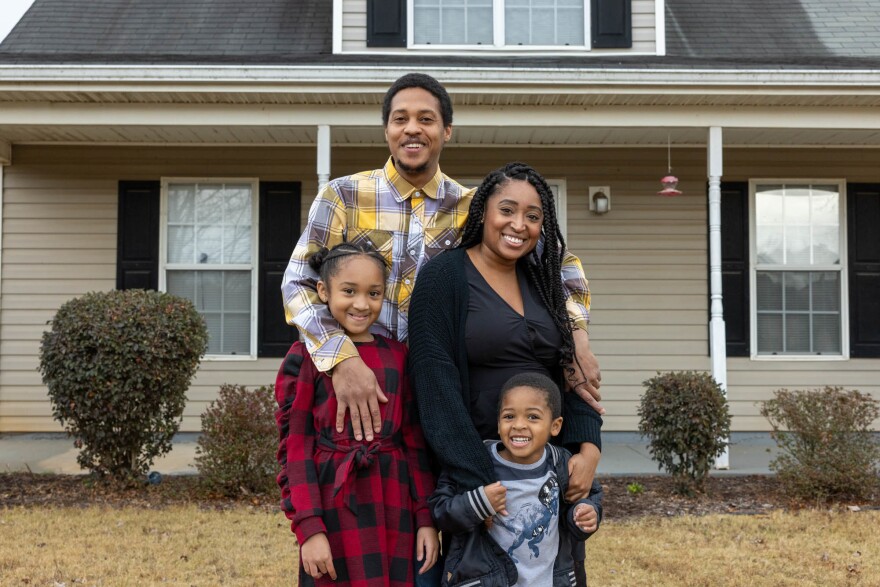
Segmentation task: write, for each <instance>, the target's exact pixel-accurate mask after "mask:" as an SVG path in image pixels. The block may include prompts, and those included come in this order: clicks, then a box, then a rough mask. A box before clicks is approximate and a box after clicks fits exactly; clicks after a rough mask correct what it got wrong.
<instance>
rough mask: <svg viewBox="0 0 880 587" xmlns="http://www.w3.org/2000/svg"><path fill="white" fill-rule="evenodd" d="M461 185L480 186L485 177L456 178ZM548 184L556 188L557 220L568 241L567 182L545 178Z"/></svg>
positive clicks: (563, 235) (468, 186)
mask: <svg viewBox="0 0 880 587" xmlns="http://www.w3.org/2000/svg"><path fill="white" fill-rule="evenodd" d="M456 181H458V183H460V184H461V185H463V186H465V187H467V188H475V187H479V185H480V184H481V183H483V179H482V178H479V179H475V178H473V177H468V178H465V179H458V180H456ZM545 181H546V182H547V185H548V186H550V187H551V188H556V198H555V200H556V202H555V204H556V220H557V221H558V222H559V230H560V232H562V238H564V239H565V241H566V243H567V242H568V212H567V206H568V198H567V183H566V180H564V179H545Z"/></svg>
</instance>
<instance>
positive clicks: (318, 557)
mask: <svg viewBox="0 0 880 587" xmlns="http://www.w3.org/2000/svg"><path fill="white" fill-rule="evenodd" d="M299 557H300V560H302V564H303V568H304V569H305V570H306V573H307V574H308V575H309V576H311V577H313V578H314V579H320V578H321V577H323V576H324V575H330V578H331V579H333V580H334V581H335V580H336V569H335V568H334V567H333V557H332V556H331V554H330V543H329V542H328V541H327V535H326V534H324V533H323V532H320V533H318V534H314V535H312V537H311V538H309V539H308V540H306V541H305V542H304V543H303V544H302V546H300V547H299Z"/></svg>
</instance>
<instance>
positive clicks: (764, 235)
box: [755, 226, 785, 265]
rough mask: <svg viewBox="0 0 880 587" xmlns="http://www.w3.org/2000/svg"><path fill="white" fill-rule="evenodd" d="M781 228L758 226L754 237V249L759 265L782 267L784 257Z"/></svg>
mask: <svg viewBox="0 0 880 587" xmlns="http://www.w3.org/2000/svg"><path fill="white" fill-rule="evenodd" d="M780 229H781V227H773V226H758V227H757V230H756V232H757V234H756V235H755V240H756V242H755V248H756V249H757V254H758V264H759V265H782V264H783V263H784V262H785V257H784V255H783V252H782V230H780Z"/></svg>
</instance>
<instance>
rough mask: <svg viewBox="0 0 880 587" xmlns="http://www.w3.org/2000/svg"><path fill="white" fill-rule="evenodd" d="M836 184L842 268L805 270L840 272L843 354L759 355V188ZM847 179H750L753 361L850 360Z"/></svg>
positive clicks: (769, 268) (775, 268)
mask: <svg viewBox="0 0 880 587" xmlns="http://www.w3.org/2000/svg"><path fill="white" fill-rule="evenodd" d="M767 184H770V185H786V186H791V185H800V186H806V185H836V186H837V194H838V206H837V212H838V215H839V218H838V226H839V227H840V235H839V237H838V238H839V241H840V242H839V247H840V265H839V266H838V265H817V266H812V267H810V268H809V269H804V271H837V272H839V273H840V321H841V324H840V337H841V341H840V354H839V355H816V354H807V355H794V354H786V355H759V354H758V303H757V300H758V294H757V289H758V284H757V274H758V271H759V268H758V266H757V259H758V252H757V225H756V221H757V218H756V216H757V187H758V186H759V185H767ZM847 264H848V263H847V226H846V180H845V179H827V178H825V179H804V178H778V177H774V178H758V179H750V180H749V325H750V341H749V345H750V350H749V354H750V357H751V359H752V360H753V361H845V360H848V359H849V276H848V269H847ZM791 270H792V269H791V268H790V267H785V266H777V265H762V266H761V267H760V271H791Z"/></svg>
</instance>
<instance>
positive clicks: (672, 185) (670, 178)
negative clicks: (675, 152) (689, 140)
mask: <svg viewBox="0 0 880 587" xmlns="http://www.w3.org/2000/svg"><path fill="white" fill-rule="evenodd" d="M660 183H661V184H663V189H662V190H660V191H659V192H657V195H658V196H665V197H671V196H680V195H681V190H679V189H676V188H677V187H678V178H677V177H675V176H674V175H672V142H671V141H670V140H669V135H666V176H665V177H664V178H663V179H661V180H660Z"/></svg>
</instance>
